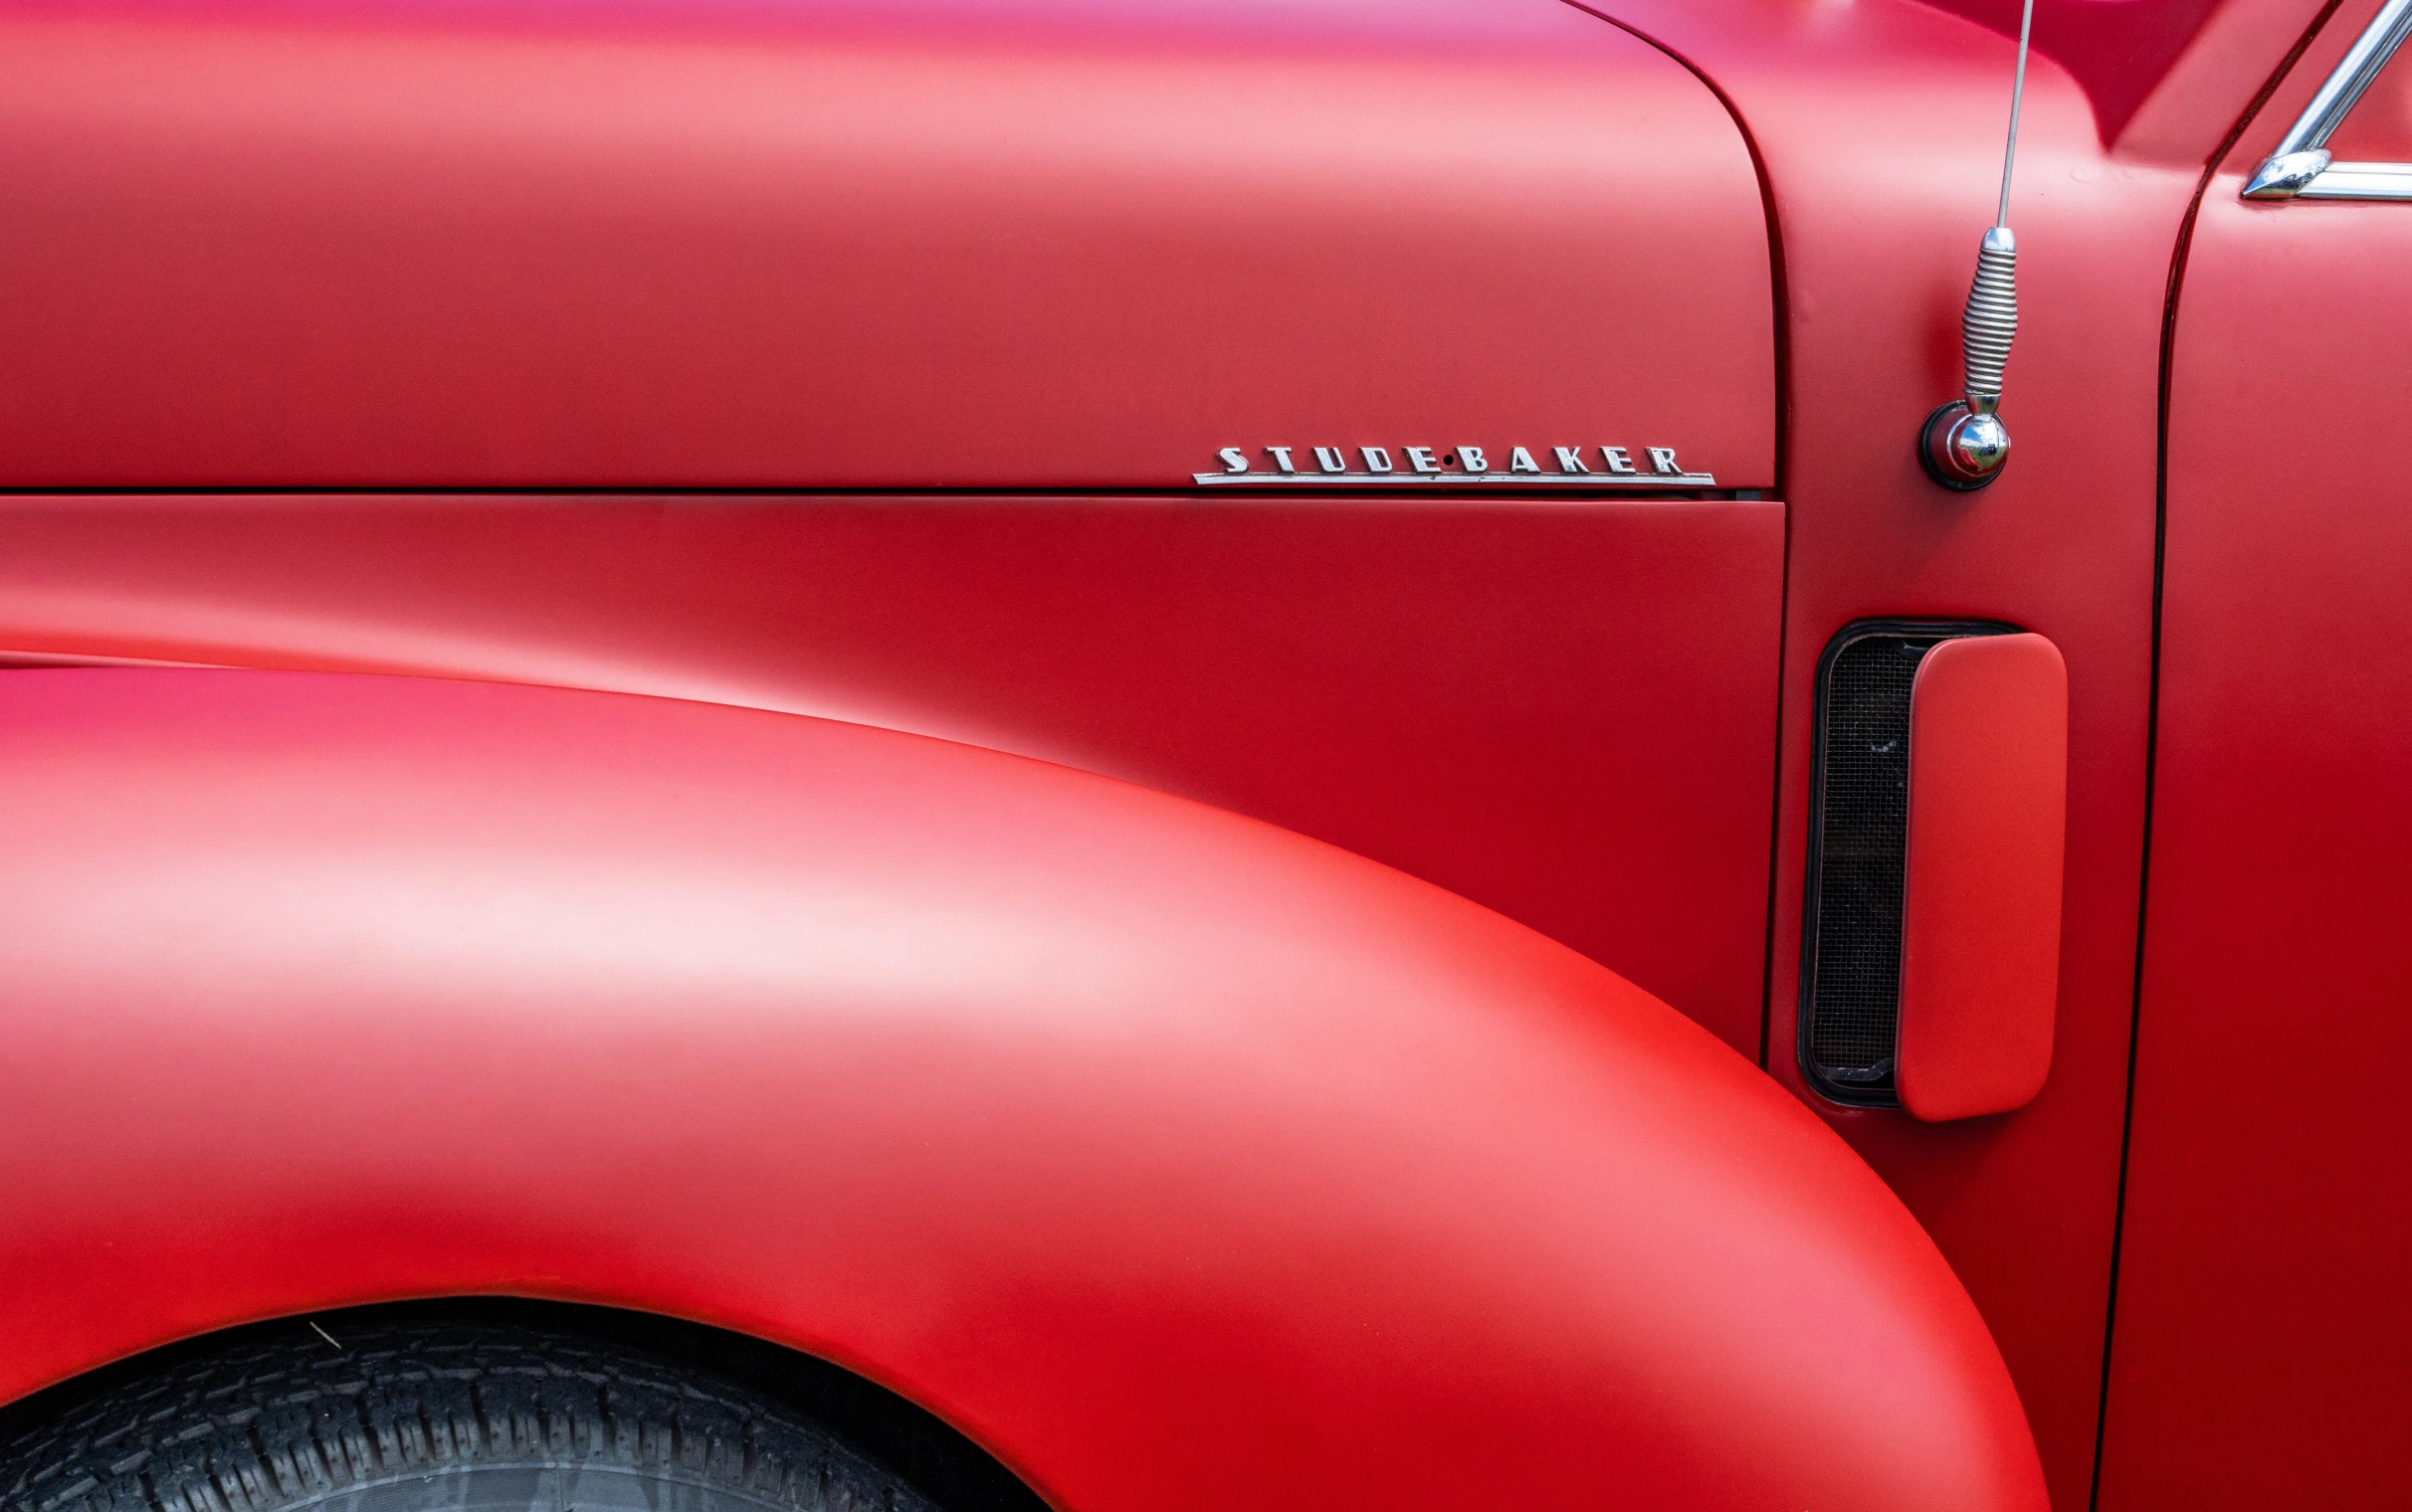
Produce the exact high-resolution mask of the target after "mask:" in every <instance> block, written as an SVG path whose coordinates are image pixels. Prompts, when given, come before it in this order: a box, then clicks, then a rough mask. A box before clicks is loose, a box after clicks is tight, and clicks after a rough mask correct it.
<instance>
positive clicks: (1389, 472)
mask: <svg viewBox="0 0 2412 1512" xmlns="http://www.w3.org/2000/svg"><path fill="white" fill-rule="evenodd" d="M1637 453H1638V454H1640V455H1638V456H1636V455H1635V454H1637ZM1263 455H1264V458H1265V466H1264V467H1262V468H1260V467H1257V466H1256V465H1255V464H1253V463H1251V462H1250V461H1249V457H1248V453H1247V451H1246V449H1244V448H1241V447H1225V448H1223V449H1222V450H1221V451H1220V452H1218V453H1217V454H1216V456H1218V457H1219V458H1221V460H1222V463H1223V468H1222V471H1221V472H1219V473H1192V474H1191V476H1193V477H1194V478H1195V479H1196V480H1197V481H1198V483H1200V484H1201V485H1203V486H1206V487H1213V486H1216V485H1218V484H1222V485H1228V484H1233V483H1240V484H1257V485H1275V486H1279V485H1285V484H1286V485H1289V486H1292V487H1308V488H1320V487H1326V486H1329V485H1331V484H1334V483H1356V484H1359V485H1365V484H1373V485H1378V486H1382V487H1395V486H1397V485H1399V484H1401V483H1444V484H1456V485H1460V486H1463V485H1465V484H1467V483H1496V484H1505V485H1508V486H1512V487H1519V488H1521V487H1530V486H1533V485H1534V484H1550V483H1554V484H1559V485H1571V486H1574V487H1578V488H1713V487H1715V486H1716V479H1715V477H1713V476H1711V475H1710V474H1709V473H1688V472H1686V471H1685V470H1684V466H1683V464H1681V463H1679V462H1677V461H1676V460H1675V448H1673V447H1542V448H1538V449H1535V448H1531V447H1509V448H1508V450H1507V451H1506V452H1505V453H1494V452H1493V451H1492V450H1491V449H1489V448H1486V447H1470V446H1457V447H1451V448H1448V449H1446V450H1444V449H1442V448H1439V447H1400V448H1398V449H1397V451H1396V452H1395V453H1394V452H1393V451H1392V450H1391V449H1390V448H1388V447H1266V448H1264V449H1263Z"/></svg>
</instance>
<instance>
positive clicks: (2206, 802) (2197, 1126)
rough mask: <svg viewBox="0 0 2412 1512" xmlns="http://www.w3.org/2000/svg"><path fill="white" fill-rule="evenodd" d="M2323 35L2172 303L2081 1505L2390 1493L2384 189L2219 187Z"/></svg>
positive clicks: (2402, 211)
mask: <svg viewBox="0 0 2412 1512" xmlns="http://www.w3.org/2000/svg"><path fill="white" fill-rule="evenodd" d="M2353 9H2354V8H2352V7H2348V8H2347V11H2348V12H2350V11H2351V10H2353ZM2360 11H2361V13H2360V14H2359V15H2350V14H2340V17H2339V21H2338V23H2337V25H2338V26H2339V27H2341V28H2342V29H2343V31H2344V37H2345V38H2349V37H2350V35H2351V33H2352V32H2353V31H2356V30H2358V29H2359V25H2360V23H2361V21H2362V20H2363V19H2365V18H2366V16H2367V14H2368V11H2369V7H2361V8H2360ZM2324 40H2325V42H2326V43H2327V44H2329V46H2328V51H2327V53H2326V55H2325V57H2324V58H2323V57H2320V56H2316V55H2315V56H2313V57H2311V58H2308V59H2307V61H2306V63H2305V65H2304V71H2307V72H2308V77H2299V78H2297V79H2295V80H2292V81H2291V82H2290V86H2289V92H2282V94H2281V95H2279V96H2278V97H2277V98H2275V99H2274V100H2273V101H2272V103H2271V106H2270V108H2269V110H2268V111H2267V112H2266V114H2265V118H2264V120H2263V121H2262V122H2261V123H2260V124H2259V126H2257V129H2256V130H2255V131H2254V132H2250V133H2248V134H2247V137H2246V140H2245V141H2244V142H2243V143H2242V144H2241V145H2240V146H2239V148H2238V151H2237V153H2236V155H2235V156H2234V157H2233V158H2232V159H2231V160H2230V161H2229V163H2228V164H2227V165H2226V167H2225V169H2224V170H2223V171H2222V172H2221V173H2220V174H2219V175H2218V177H2217V178H2216V179H2215V180H2214V181H2213V182H2212V184H2211V186H2210V188H2209V190H2208V191H2207V193H2206V194H2205V196H2204V199H2203V204H2202V210H2201V214H2200V217H2199V219H2198V221H2197V223H2196V226H2195V231H2194V237H2193V243H2192V249H2191V251H2190V253H2189V254H2188V257H2187V260H2186V267H2185V280H2184V284H2183V289H2182V292H2181V295H2180V301H2179V306H2178V323H2177V336H2176V345H2175V352H2174V366H2173V369H2172V378H2171V389H2170V410H2169V491H2168V533H2167V548H2166V563H2165V569H2164V573H2165V575H2164V578H2163V622H2162V647H2161V663H2160V678H2161V692H2160V726H2159V742H2158V756H2157V762H2156V776H2155V785H2154V796H2153V816H2152V849H2151V887H2150V894H2149V906H2148V909H2147V913H2146V920H2145V935H2144V964H2143V982H2142V1002H2141V1010H2140V1017H2139V1020H2138V1025H2137V1039H2136V1066H2135V1102H2134V1126H2133V1127H2134V1132H2133V1136H2132V1145H2131V1150H2130V1155H2129V1160H2128V1175H2127V1196H2126V1215H2125V1226H2124V1241H2123V1244H2122V1246H2121V1258H2120V1264H2119V1276H2118V1299H2117V1312H2116V1327H2115V1332H2114V1334H2113V1337H2112V1341H2111V1372H2110V1406H2109V1416H2108V1418H2107V1423H2106V1437H2105V1453H2104V1462H2103V1484H2102V1496H2103V1500H2102V1505H2103V1508H2104V1509H2105V1512H2139V1509H2147V1508H2160V1507H2170V1506H2185V1507H2191V1508H2201V1509H2211V1508H2229V1507H2233V1508H2240V1509H2241V1508H2256V1509H2259V1508H2269V1507H2281V1506H2287V1507H2338V1508H2342V1507H2400V1506H2404V1505H2406V1504H2407V1503H2412V1460H2407V1459H2406V1457H2405V1456H2404V1455H2403V1453H2402V1452H2401V1447H2400V1446H2401V1444H2402V1442H2403V1439H2404V1434H2405V1430H2406V1422H2407V1420H2408V1419H2412V1355H2408V1354H2407V1347H2408V1345H2412V1289H2407V1287H2406V1285H2405V1282H2404V1263H2405V1255H2406V1253H2407V1248H2408V1247H2412V1187H2407V1185H2406V1183H2405V1181H2404V1176H2403V1171H2404V1162H2405V1158H2406V1156H2407V1154H2412V1125H2407V1123H2406V1120H2405V1116H2404V1112H2403V1109H2404V1105H2405V1092H2404V1081H2405V1077H2406V1074H2407V1067H2412V1012H2407V1001H2406V1000H2407V993H2408V990H2412V989H2408V985H2412V927H2408V924H2407V920H2412V482H2408V481H2407V475H2406V473H2405V470H2404V462H2405V457H2404V437H2405V422H2404V413H2405V401H2406V397H2407V393H2408V390H2407V386H2406V382H2405V377H2404V373H2405V368H2404V358H2405V354H2406V353H2407V352H2412V298H2408V297H2407V295H2408V294H2412V205H2406V204H2378V203H2341V202H2325V203H2314V202H2309V201H2299V202H2295V203H2280V204H2249V203H2246V202H2245V201H2243V200H2241V199H2239V198H2238V190H2239V189H2240V188H2241V186H2242V184H2243V181H2244V176H2245V174H2246V173H2248V172H2250V171H2251V169H2252V168H2253V167H2254V166H2255V165H2256V164H2258V162H2259V161H2260V159H2261V157H2262V155H2263V154H2264V153H2266V152H2268V151H2269V150H2270V145H2271V142H2272V141H2273V140H2274V139H2275V137H2276V136H2277V134H2278V132H2279V131H2280V130H2282V129H2283V128H2284V127H2285V126H2286V124H2287V123H2288V121H2290V120H2292V118H2293V116H2294V114H2295V112H2296V111H2297V110H2298V109H2300V108H2301V106H2302V104H2303V102H2304V100H2305V98H2306V97H2307V96H2308V95H2309V94H2310V92H2311V90H2312V87H2313V86H2315V85H2316V84H2317V83H2318V80H2319V77H2320V76H2321V74H2322V73H2324V71H2325V68H2326V66H2327V63H2328V62H2329V61H2332V60H2333V58H2334V56H2335V53H2336V52H2337V51H2339V50H2341V48H2342V46H2343V39H2340V38H2335V37H2331V38H2328V39H2324Z"/></svg>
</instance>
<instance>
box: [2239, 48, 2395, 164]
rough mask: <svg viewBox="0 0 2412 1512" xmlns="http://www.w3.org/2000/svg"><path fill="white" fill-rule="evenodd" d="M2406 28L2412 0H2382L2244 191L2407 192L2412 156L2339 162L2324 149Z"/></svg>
mask: <svg viewBox="0 0 2412 1512" xmlns="http://www.w3.org/2000/svg"><path fill="white" fill-rule="evenodd" d="M2406 36H2412V0H2387V3H2386V4H2385V5H2382V6H2380V7H2379V10H2378V14H2377V15H2376V16H2374V17H2372V18H2371V19H2370V24H2369V25H2368V26H2366V27H2364V28H2362V34H2361V35H2360V36H2359V37H2356V38H2354V39H2353V46H2352V47H2350V48H2348V49H2347V50H2346V52H2345V56H2344V58H2343V59H2342V60H2341V61H2339V62H2338V63H2337V65H2336V69H2335V72H2333V73H2331V74H2330V75H2329V76H2328V78H2327V82H2326V83H2324V84H2322V85H2321V86H2320V87H2319V93H2318V94H2316V95H2312V102H2311V103H2310V104H2308V105H2306V106H2304V113H2303V114H2301V115H2299V116H2297V117H2296V118H2295V124H2294V126H2293V127H2292V128H2290V129H2289V130H2288V132H2287V135H2286V138H2285V139H2284V140H2282V141H2281V142H2280V143H2279V144H2278V150H2277V151H2275V152H2273V153H2271V154H2270V155H2269V156H2268V157H2267V158H2264V159H2263V160H2262V165H2261V166H2260V167H2259V168H2257V169H2255V170H2254V172H2253V177H2252V178H2250V179H2248V180H2247V181H2246V183H2245V188H2244V197H2245V198H2246V199H2249V200H2294V199H2304V200H2412V163H2340V162H2337V161H2336V160H2334V159H2333V158H2331V157H2330V156H2329V155H2328V138H2329V136H2330V135H2331V134H2333V133H2334V132H2335V130H2336V128H2337V127H2338V126H2340V125H2342V124H2343V123H2344V119H2345V116H2346V114H2347V113H2348V112H2349V111H2351V110H2352V108H2353V106H2354V105H2355V103H2356V102H2358V101H2359V100H2360V99H2361V97H2362V92H2363V91H2365V90H2367V89H2369V88H2370V81H2372V80H2373V79H2376V78H2377V77H2378V71H2379V70H2380V69H2383V68H2385V67H2386V66H2387V60H2388V59H2390V58H2393V57H2394V56H2395V50H2396V49H2397V48H2399V47H2401V46H2402V45H2403V42H2404V38H2405V37H2406Z"/></svg>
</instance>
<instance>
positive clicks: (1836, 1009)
mask: <svg viewBox="0 0 2412 1512" xmlns="http://www.w3.org/2000/svg"><path fill="white" fill-rule="evenodd" d="M2010 629H2011V627H2009V626H2007V625H1992V624H1948V625H1938V624H1916V623H1909V622H1898V621H1865V622H1862V623H1860V624H1858V625H1853V626H1849V627H1847V628H1845V629H1844V631H1843V632H1842V634H1840V635H1838V636H1836V637H1835V638H1834V640H1833V642H1832V643H1831V644H1830V645H1828V646H1827V648H1826V654H1825V656H1824V657H1823V658H1822V659H1821V660H1820V661H1819V663H1818V682H1817V741H1816V746H1817V752H1816V757H1815V760H1814V763H1813V771H1812V772H1811V775H1810V793H1811V819H1810V833H1809V884H1808V890H1807V893H1806V895H1805V899H1804V901H1805V905H1806V914H1805V916H1804V919H1803V928H1802V940H1801V945H1802V949H1801V1010H1800V1016H1801V1023H1800V1031H1799V1044H1800V1061H1801V1070H1802V1073H1803V1074H1804V1075H1805V1076H1807V1077H1808V1080H1809V1084H1810V1085H1811V1086H1813V1087H1815V1088H1817V1090H1818V1091H1819V1092H1821V1093H1823V1094H1824V1095H1826V1096H1827V1097H1830V1098H1833V1099H1834V1100H1836V1101H1838V1102H1853V1103H1866V1104H1874V1105H1878V1106H1885V1107H1890V1106H1892V1105H1894V1103H1895V1100H1896V1099H1895V1096H1894V1082H1893V1060H1894V1045H1895V1041H1896V1039H1897V1038H1898V1032H1899V1026H1900V1020H1901V995H1902V883H1903V872H1904V869H1905V866H1906V863H1907V857H1908V852H1909V821H1910V689H1911V688H1912V687H1913V686H1914V685H1915V683H1916V681H1917V667H1918V662H1920V661H1923V660H1924V659H1925V656H1926V653H1927V652H1929V651H1932V650H1933V649H1934V648H1935V647H1937V646H1939V645H1941V644H1942V643H1943V642H1945V641H1952V640H1958V639H1961V638H1963V637H1966V636H1992V635H2003V634H2006V633H2008V632H2009V631H2010Z"/></svg>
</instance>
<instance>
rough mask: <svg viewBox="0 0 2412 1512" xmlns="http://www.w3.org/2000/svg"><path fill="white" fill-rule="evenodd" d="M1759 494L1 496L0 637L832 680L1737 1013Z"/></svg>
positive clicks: (354, 665) (1750, 1018)
mask: <svg viewBox="0 0 2412 1512" xmlns="http://www.w3.org/2000/svg"><path fill="white" fill-rule="evenodd" d="M1783 528H1784V526H1783V506H1782V505H1780V504H1777V503H1772V502H1717V503H1711V502H1688V503H1640V502H1630V501H1628V502H1615V501H1597V500H1594V501H1586V502H1580V503H1577V502H1564V501H1533V500H1521V501H1508V500H1502V499H1490V500H1456V501H1451V502H1447V503H1442V502H1436V501H1432V500H1422V501H1403V500H1398V499H1394V498H1366V497H1356V498H1349V499H1345V500H1331V499H1299V498H1289V499H1278V500H1277V499H1256V500H1247V499H1235V498H1232V497H1230V496H1229V495H1214V496H1211V497H1206V498H1201V499H1196V500H1189V501H1182V502H1177V503H1176V502H1172V501H1167V500H1162V499H1143V498H1030V497H1023V498H997V497H986V498H981V497H963V496H955V497H950V498H936V499H930V498H921V499H914V498H897V497H889V498H863V497H851V498H850V497H821V498H704V497H692V496H690V497H669V498H661V497H654V498H646V497H617V498H613V497H600V498H598V497H533V498H519V497H498V496H493V495H485V496H478V495H471V496H437V497H371V498H356V497H354V498H346V497H328V496H302V497H266V498H263V497H212V498H190V497H186V498H141V497H133V498H124V497H80V498H43V497H24V496H19V497H14V498H0V653H5V652H13V653H27V652H34V653H42V654H49V655H66V656H94V655H100V656H109V657H127V658H136V659H142V660H150V661H186V662H191V661H200V662H218V663H233V664H237V665H249V666H288V667H315V668H323V669H329V670H342V669H350V670H370V671H410V672H423V673H433V674H437V675H444V676H468V677H489V678H496V679H501V680H506V681H522V682H544V683H554V684H565V685H570V686H583V687H600V688H612V689H618V690H622V691H628V692H647V693H663V694H670V695H673V696H678V697H689V698H703V699H710V700H713V701H717V702H724V703H741V704H751V705H755V706H759V707H764V708H777V709H787V710H791V711H794V712H800V713H813V714H823V715H829V716H833V717H837V718H844V719H852V720H857V721H860V722H863V723H869V724H880V725H888V726H892V727H895V728H900V729H907V730H913V731H917V732H920V733H923V734H930V735H938V736H943V737H945V738H948V739H954V740H963V741H968V742H971V743H974V744H979V745H986V746H992V747H995V748H997V749H1000V750H1007V751H1014V752H1018V753H1020V754H1023V755H1029V756H1037V757H1042V758H1045V759H1048V760H1053V761H1060V762H1064V763H1067V764H1069V765H1072V766H1077V767H1083V768H1086V769H1089V770H1091V771H1098V772H1104V773H1105V774H1107V775H1109V776H1116V777H1122V778H1126V779H1128V780H1130V781H1133V782H1140V783H1144V784H1146V785H1147V786H1150V787H1155V788H1160V789H1164V790H1166V791H1169V792H1174V793H1178V794H1181V795H1183V796H1186V797H1190V798H1196V799H1201V800H1204V801H1206V802H1209V803H1213V804H1217V805H1220V806H1222V807H1224V808H1229V809H1234V810H1238V811H1239V812H1242V813H1245V814H1249V815H1253V816H1254V817H1256V818H1259V819H1265V820H1270V821H1272V822H1274V823H1276V824H1281V825H1285V826H1288V827H1289V828H1291V829H1294V830H1298V831H1301V832H1303V833H1305V834H1307V835H1311V836H1314V837H1315V838H1317V839H1320V840H1325V841H1329V842H1331V843H1332V844H1334V845H1338V846H1342V847H1345V848H1347V849H1349V850H1356V851H1358V852H1360V853H1362V854H1365V855H1370V856H1372V857H1373V858H1375V859H1376V860H1381V861H1386V862H1388V863H1390V864H1391V865H1395V866H1398V867H1400V868H1402V869H1404V870H1406V871H1409V872H1412V873H1414V874H1416V875H1418V876H1421V877H1424V878H1425V879H1427V880H1429V881H1433V882H1437V883H1439V884H1441V885H1443V886H1445V887H1448V888H1450V889H1452V890H1453V891H1457V892H1461V893H1463V894H1465V895H1466V896H1468V897H1471V898H1473V899H1475V900H1476V901H1478V902H1481V903H1485V904H1488V905H1490V906H1492V907H1494V908H1498V909H1500V910H1501V911H1502V912H1505V913H1507V914H1508V915H1510V916H1512V917H1514V918H1517V919H1520V920H1521V921H1523V922H1524V923H1527V924H1530V925H1532V926H1533V927H1534V928H1537V929H1539V930H1541V931H1542V932H1544V933H1546V934H1549V935H1551V936H1553V937H1555V938H1556V939H1558V940H1560V941H1562V942H1564V943H1566V944H1569V945H1572V946H1573V947H1575V948H1576V949H1577V950H1580V951H1582V952H1583V953H1585V954H1587V955H1589V956H1591V957H1592V958H1593V959H1595V960H1599V961H1603V962H1607V961H1613V962H1615V963H1616V969H1617V970H1618V971H1619V972H1621V973H1622V974H1624V975H1625V976H1626V977H1628V978H1629V979H1631V980H1633V981H1635V982H1637V983H1639V984H1641V985H1642V986H1643V987H1645V988H1646V989H1647V990H1649V991H1651V992H1653V993H1655V994H1657V995H1658V996H1660V997H1661V998H1663V999H1665V1000H1666V1001H1668V1002H1671V1003H1673V1004H1675V1005H1676V1006H1677V1007H1679V1008H1681V1009H1683V1010H1684V1011H1685V1012H1686V1013H1688V1014H1690V1015H1691V1016H1692V1017H1694V1018H1695V1019H1698V1020H1699V1021H1700V1022H1701V1023H1703V1024H1704V1025H1707V1026H1708V1027H1709V1029H1711V1030H1712V1031H1714V1032H1715V1033H1716V1034H1717V1035H1718V1036H1719V1037H1720V1038H1722V1039H1725V1040H1726V1042H1727V1043H1729V1044H1732V1045H1733V1046H1734V1047H1735V1048H1736V1049H1739V1050H1741V1051H1742V1052H1744V1053H1745V1054H1755V1053H1756V1051H1757V1047H1758V1035H1759V1001H1760V998H1759V995H1760V956H1761V952H1762V951H1763V949H1764V940H1765V930H1766V920H1765V906H1766V904H1765V889H1766V875H1767V803H1768V795H1769V793H1770V791H1771V789H1772V785H1773V782H1774V761H1775V719H1774V707H1773V701H1774V696H1775V686H1776V672H1777V641H1776V637H1777V633H1778V623H1777V622H1778V615H1779V605H1780V603H1781V594H1782V572H1783Z"/></svg>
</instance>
